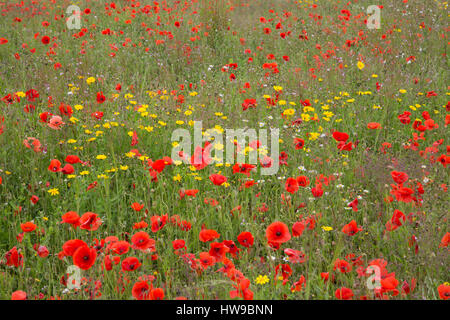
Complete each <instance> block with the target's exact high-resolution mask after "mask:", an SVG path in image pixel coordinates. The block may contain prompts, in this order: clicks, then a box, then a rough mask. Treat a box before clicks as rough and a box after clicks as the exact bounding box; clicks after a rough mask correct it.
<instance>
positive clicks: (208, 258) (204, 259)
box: [199, 252, 216, 269]
mask: <svg viewBox="0 0 450 320" xmlns="http://www.w3.org/2000/svg"><path fill="white" fill-rule="evenodd" d="M199 257H200V264H201V265H202V267H203V268H204V269H207V268H208V267H210V266H213V265H214V264H215V263H216V259H215V258H214V257H213V256H212V255H211V254H209V252H200V254H199Z"/></svg>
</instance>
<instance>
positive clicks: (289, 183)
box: [284, 178, 299, 193]
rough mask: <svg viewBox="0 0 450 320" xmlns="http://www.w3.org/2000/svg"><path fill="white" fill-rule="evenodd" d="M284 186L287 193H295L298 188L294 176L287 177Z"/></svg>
mask: <svg viewBox="0 0 450 320" xmlns="http://www.w3.org/2000/svg"><path fill="white" fill-rule="evenodd" d="M284 188H285V189H286V191H287V192H289V193H295V192H297V190H298V188H299V187H298V182H297V180H296V179H295V178H287V179H286V184H285V185H284Z"/></svg>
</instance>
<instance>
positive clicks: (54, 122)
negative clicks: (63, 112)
mask: <svg viewBox="0 0 450 320" xmlns="http://www.w3.org/2000/svg"><path fill="white" fill-rule="evenodd" d="M64 124H65V123H64V122H63V121H62V118H61V117H60V116H52V117H51V118H50V120H49V122H48V124H47V125H48V126H49V127H50V128H52V129H54V130H59V129H61V126H62V125H64Z"/></svg>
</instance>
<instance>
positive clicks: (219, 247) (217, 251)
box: [209, 242, 230, 262]
mask: <svg viewBox="0 0 450 320" xmlns="http://www.w3.org/2000/svg"><path fill="white" fill-rule="evenodd" d="M209 246H210V249H209V254H210V255H211V256H212V257H214V258H215V259H216V261H217V262H221V261H223V259H224V258H225V255H226V253H227V252H228V251H230V249H228V247H227V246H226V245H224V244H223V243H221V242H212V243H210V244H209Z"/></svg>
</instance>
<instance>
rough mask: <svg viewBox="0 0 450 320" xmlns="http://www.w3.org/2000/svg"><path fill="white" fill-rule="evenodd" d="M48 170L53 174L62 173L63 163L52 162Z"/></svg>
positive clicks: (54, 160) (55, 160)
mask: <svg viewBox="0 0 450 320" xmlns="http://www.w3.org/2000/svg"><path fill="white" fill-rule="evenodd" d="M48 170H49V171H51V172H59V171H61V162H60V161H59V160H57V159H53V160H51V161H50V165H49V166H48Z"/></svg>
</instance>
